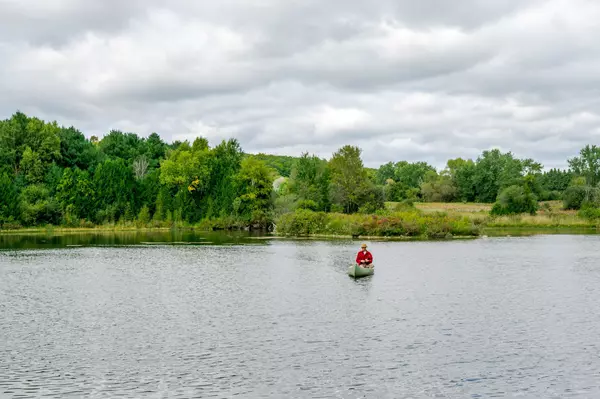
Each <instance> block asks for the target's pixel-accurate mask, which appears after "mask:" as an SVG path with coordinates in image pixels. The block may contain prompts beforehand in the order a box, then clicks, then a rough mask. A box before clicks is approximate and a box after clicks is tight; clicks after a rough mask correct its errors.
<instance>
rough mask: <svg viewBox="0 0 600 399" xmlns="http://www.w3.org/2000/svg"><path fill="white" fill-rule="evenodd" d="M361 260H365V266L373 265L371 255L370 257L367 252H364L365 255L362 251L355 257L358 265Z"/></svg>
mask: <svg viewBox="0 0 600 399" xmlns="http://www.w3.org/2000/svg"><path fill="white" fill-rule="evenodd" d="M361 260H366V261H367V264H370V263H373V255H371V253H370V252H369V251H366V253H365V252H363V251H360V252H359V253H358V254H357V255H356V263H360V261H361Z"/></svg>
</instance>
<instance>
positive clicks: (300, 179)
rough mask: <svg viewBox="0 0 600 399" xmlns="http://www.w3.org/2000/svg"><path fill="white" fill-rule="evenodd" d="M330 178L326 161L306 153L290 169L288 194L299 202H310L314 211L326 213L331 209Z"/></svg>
mask: <svg viewBox="0 0 600 399" xmlns="http://www.w3.org/2000/svg"><path fill="white" fill-rule="evenodd" d="M329 186H330V176H329V170H328V167H327V161H325V160H322V159H320V158H318V157H316V156H314V155H313V156H309V155H308V153H307V152H305V153H303V154H302V155H301V156H300V158H298V159H297V160H296V162H295V164H294V167H293V168H292V172H291V177H290V180H289V183H288V189H289V192H290V193H292V194H294V195H296V196H297V198H298V199H299V200H300V201H312V202H314V203H315V205H316V210H320V211H328V210H329V209H330V207H331V203H330V198H329Z"/></svg>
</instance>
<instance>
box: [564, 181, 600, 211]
mask: <svg viewBox="0 0 600 399" xmlns="http://www.w3.org/2000/svg"><path fill="white" fill-rule="evenodd" d="M584 202H588V203H592V204H595V205H596V206H598V205H600V190H599V189H598V188H596V187H590V186H579V185H578V186H569V187H568V188H567V189H566V190H565V192H564V193H563V206H564V208H565V209H581V207H582V205H583V204H584Z"/></svg>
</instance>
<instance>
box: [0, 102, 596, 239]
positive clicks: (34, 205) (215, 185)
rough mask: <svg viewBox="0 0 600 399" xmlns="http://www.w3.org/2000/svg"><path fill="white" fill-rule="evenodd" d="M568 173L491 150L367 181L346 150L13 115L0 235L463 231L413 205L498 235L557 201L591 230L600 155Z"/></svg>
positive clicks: (1, 141) (1, 161)
mask: <svg viewBox="0 0 600 399" xmlns="http://www.w3.org/2000/svg"><path fill="white" fill-rule="evenodd" d="M568 163H569V166H570V169H569V170H559V169H550V170H548V171H542V166H541V165H540V164H539V163H537V162H535V161H534V160H531V159H519V158H517V157H516V156H514V155H513V154H512V153H511V152H507V153H502V152H501V151H500V150H498V149H491V150H486V151H483V152H482V153H481V154H480V156H479V157H477V159H475V160H471V159H463V158H456V159H451V160H449V161H448V162H447V164H446V167H445V168H444V169H443V170H439V171H438V170H436V169H435V168H434V167H433V166H431V165H429V164H428V163H426V162H408V161H404V160H399V161H394V162H388V163H386V164H383V165H381V166H380V167H379V168H378V169H371V168H367V167H365V166H364V165H363V161H362V159H361V149H360V148H358V147H355V146H350V145H346V146H343V147H341V148H339V149H338V150H337V151H336V152H334V153H333V154H332V156H331V157H330V158H329V159H322V158H319V157H317V156H315V155H309V154H308V153H303V154H301V155H300V156H299V157H290V156H279V155H267V154H262V153H261V154H256V155H252V154H245V153H244V152H243V151H242V148H241V146H240V144H239V142H238V141H237V140H235V139H231V140H224V141H222V142H221V143H219V144H218V145H216V146H215V147H214V148H211V147H210V146H209V143H208V140H207V139H206V138H204V137H197V138H195V139H194V140H193V142H192V143H190V142H189V141H175V142H173V143H170V144H168V143H165V142H164V141H163V140H162V139H161V137H160V135H159V134H158V133H152V134H150V135H149V136H148V137H146V138H144V137H140V136H138V135H136V134H135V133H129V132H121V131H118V130H112V131H110V132H108V134H106V135H104V137H102V138H101V139H98V137H94V136H92V137H91V138H89V139H87V138H86V136H85V135H84V134H83V133H82V132H80V131H79V130H77V129H76V128H75V127H72V126H71V127H63V126H59V125H58V124H57V123H56V122H44V121H42V120H40V119H38V118H35V117H29V116H27V115H25V114H23V113H22V112H16V113H15V114H14V115H12V116H11V117H10V118H8V119H6V120H2V121H0V227H1V228H9V227H14V226H21V225H24V226H39V225H45V224H63V225H67V226H74V227H76V226H88V225H92V224H103V223H107V224H110V225H113V224H117V223H122V224H124V225H127V226H135V225H137V226H140V227H143V226H157V227H159V226H167V227H172V226H188V225H200V226H206V227H211V228H228V226H229V227H233V228H252V227H253V226H254V227H259V228H269V227H270V226H271V224H272V221H273V219H274V218H276V219H277V220H278V221H280V222H281V223H283V224H282V225H281V226H279V227H281V228H284V230H285V226H286V223H287V222H290V223H292V222H293V223H296V227H293V228H291V229H292V230H294V231H306V229H308V230H309V231H313V230H315V227H314V226H317V227H318V229H321V230H319V231H325V232H326V233H327V232H340V231H346V232H348V233H349V234H362V233H361V232H365V231H366V232H374V233H376V234H396V233H398V234H408V235H411V234H413V233H414V234H417V235H428V236H442V235H443V234H446V233H447V232H448V231H449V230H448V227H447V223H451V224H452V223H455V222H454V221H453V222H447V221H445V219H444V216H442V215H441V214H440V215H437V216H435V214H430V213H427V215H425V214H421V213H419V212H416V211H415V208H414V207H412V206H411V205H410V204H411V203H413V202H417V201H418V202H423V201H429V202H431V201H435V202H437V201H444V202H452V201H456V202H461V201H462V202H467V201H468V202H484V203H490V202H494V201H495V202H496V204H495V206H494V208H493V211H492V213H494V215H496V217H495V218H494V221H495V222H494V223H502V222H501V221H500V220H501V219H502V217H500V216H497V215H504V214H512V213H515V212H517V213H519V212H529V213H534V212H535V209H536V207H537V200H552V199H560V200H562V201H563V205H564V208H566V209H581V212H579V214H580V215H581V217H585V218H587V219H590V218H592V216H593V215H594V212H596V211H595V210H593V209H596V208H598V207H600V191H599V190H600V188H598V187H599V183H600V147H596V146H595V145H588V146H586V147H584V148H583V149H581V151H580V153H579V156H577V157H574V158H572V159H569V160H568ZM384 201H391V202H402V203H403V204H404V205H399V206H400V208H398V212H396V215H399V214H402V217H397V216H393V215H388V214H386V217H388V219H387V221H385V222H382V223H381V225H382V226H384V227H385V228H383V227H381V228H380V227H377V228H375V227H373V226H372V225H371V223H372V222H373V221H372V219H369V218H367V216H366V215H367V214H376V215H377V217H378V218H380V217H383V215H384V214H385V212H384V211H383V210H382V209H383V208H384ZM546 211H547V212H550V211H549V210H544V212H546ZM311 212H312V213H311ZM331 212H333V213H331ZM315 214H316V215H318V216H319V215H320V216H322V215H325V216H326V218H327V220H328V223H329V224H326V225H325V226H326V227H322V226H321V225H322V223H321V222H320V221H318V220H316V219H314V217H315ZM545 215H546V213H545ZM320 216H319V217H320ZM573 217H575V216H573ZM389 218H391V219H389ZM394 218H396V219H394ZM390 220H392V221H393V222H391V221H390ZM452 220H454V219H452ZM590 220H591V219H590ZM315 223H316V225H315ZM423 223H425V224H423ZM456 223H458V222H456ZM461 223H462V222H461ZM282 226H283V227H282ZM319 226H321V227H319ZM327 226H328V227H327ZM318 229H317V230H318ZM452 229H455V227H452Z"/></svg>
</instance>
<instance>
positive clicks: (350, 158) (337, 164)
mask: <svg viewBox="0 0 600 399" xmlns="http://www.w3.org/2000/svg"><path fill="white" fill-rule="evenodd" d="M360 154H361V150H360V148H358V147H354V146H350V145H346V146H344V147H342V148H340V149H339V150H338V151H337V152H335V153H334V154H333V157H332V158H331V160H330V161H329V170H330V173H331V190H332V198H333V202H334V203H336V204H337V205H338V206H339V207H341V209H342V210H343V212H345V213H354V212H356V211H358V209H359V208H360V207H361V205H363V204H362V201H363V199H364V195H365V192H366V191H367V190H368V189H369V180H368V179H367V173H366V171H365V169H364V167H363V162H362V159H361V158H360Z"/></svg>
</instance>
